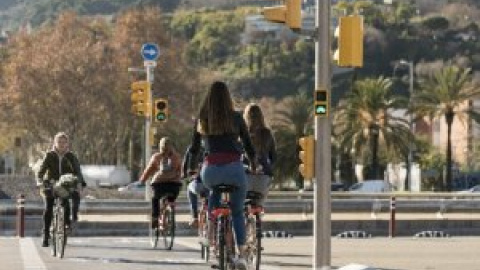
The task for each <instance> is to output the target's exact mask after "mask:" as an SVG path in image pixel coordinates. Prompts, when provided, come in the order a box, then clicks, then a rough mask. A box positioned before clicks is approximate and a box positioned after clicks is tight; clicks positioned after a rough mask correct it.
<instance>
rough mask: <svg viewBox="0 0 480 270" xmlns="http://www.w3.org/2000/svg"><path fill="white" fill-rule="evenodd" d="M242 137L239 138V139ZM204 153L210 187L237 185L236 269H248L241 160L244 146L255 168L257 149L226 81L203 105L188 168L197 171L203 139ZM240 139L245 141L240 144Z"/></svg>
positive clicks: (215, 195)
mask: <svg viewBox="0 0 480 270" xmlns="http://www.w3.org/2000/svg"><path fill="white" fill-rule="evenodd" d="M239 138H240V140H239ZM202 140H203V145H204V147H205V152H206V153H207V155H206V156H205V159H204V162H203V164H202V168H201V171H200V175H201V177H202V180H203V183H204V184H205V185H206V186H207V188H209V189H212V188H213V187H214V186H216V185H220V184H226V185H233V186H235V187H236V189H235V191H234V192H232V194H231V197H230V202H231V204H230V208H231V211H232V219H233V229H234V232H235V240H236V242H237V247H238V250H239V255H240V256H239V257H238V260H237V261H236V263H235V264H236V269H240V270H243V269H246V264H247V263H246V260H245V255H246V254H245V251H246V250H245V216H244V214H243V203H244V201H245V197H246V181H247V180H246V174H245V170H244V168H243V163H242V161H241V155H242V153H243V149H245V151H246V152H247V155H248V158H249V159H250V160H252V161H253V162H251V169H252V171H255V150H254V149H253V146H252V143H251V140H250V136H249V134H248V130H247V126H246V125H245V121H244V119H243V118H242V115H241V114H240V113H238V112H236V111H235V110H234V107H233V101H232V98H231V96H230V92H229V90H228V88H227V86H226V85H225V83H223V82H218V81H217V82H214V83H213V84H212V85H211V87H210V89H209V91H208V92H207V94H206V96H205V99H204V100H203V103H202V105H201V107H200V113H199V117H198V120H197V124H196V126H195V129H194V132H193V138H192V146H191V148H190V153H191V154H192V158H191V160H190V162H189V163H190V165H189V168H190V169H191V170H196V169H197V166H198V161H197V158H198V154H199V152H200V146H201V141H202ZM240 141H241V142H242V143H243V146H242V143H240ZM220 195H221V194H220V193H219V192H217V191H216V190H213V192H212V193H211V195H210V198H209V211H210V212H211V211H212V209H213V208H214V207H217V206H219V205H220V199H221V198H220Z"/></svg>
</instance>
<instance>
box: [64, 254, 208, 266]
mask: <svg viewBox="0 0 480 270" xmlns="http://www.w3.org/2000/svg"><path fill="white" fill-rule="evenodd" d="M67 260H70V261H76V262H97V263H125V264H145V265H197V264H198V265H204V264H205V262H204V261H203V260H193V259H192V260H189V259H168V258H166V259H163V260H139V259H135V260H133V259H125V258H101V257H89V256H78V257H70V258H68V259H67Z"/></svg>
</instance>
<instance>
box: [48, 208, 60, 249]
mask: <svg viewBox="0 0 480 270" xmlns="http://www.w3.org/2000/svg"><path fill="white" fill-rule="evenodd" d="M57 216H58V214H57V207H56V206H54V208H53V218H52V224H51V225H50V231H49V233H50V246H51V248H52V256H53V257H55V256H57V241H56V238H57V223H58V221H57Z"/></svg>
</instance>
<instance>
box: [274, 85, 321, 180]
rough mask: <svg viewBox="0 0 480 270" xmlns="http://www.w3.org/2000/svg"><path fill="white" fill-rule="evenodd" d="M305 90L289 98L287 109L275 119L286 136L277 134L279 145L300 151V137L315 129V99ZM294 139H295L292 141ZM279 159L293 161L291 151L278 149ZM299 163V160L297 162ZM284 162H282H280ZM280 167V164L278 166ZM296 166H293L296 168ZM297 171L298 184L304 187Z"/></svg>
mask: <svg viewBox="0 0 480 270" xmlns="http://www.w3.org/2000/svg"><path fill="white" fill-rule="evenodd" d="M312 98H313V97H312ZM312 98H309V97H308V95H307V94H306V93H305V92H298V94H296V95H295V96H293V97H292V98H291V99H289V100H287V102H286V104H285V109H283V110H280V111H278V112H277V113H276V115H277V116H278V118H276V119H275V122H276V123H277V126H278V130H279V132H283V133H284V134H283V135H284V136H277V135H276V136H277V137H276V138H277V145H279V146H280V145H281V146H282V147H283V148H284V149H287V148H289V149H295V150H296V153H298V148H299V146H298V144H297V142H298V139H299V138H300V137H302V136H304V135H306V134H311V132H312V131H313V122H312V119H313V105H312V104H313V101H312ZM283 137H285V138H288V140H287V141H284V142H282V141H281V138H283ZM292 139H293V141H292ZM277 152H278V159H279V160H281V159H282V158H285V161H286V162H287V163H290V162H292V155H291V151H287V150H282V151H280V150H278V151H277ZM283 155H284V157H283ZM297 163H298V162H297ZM279 164H282V163H279ZM277 167H280V166H277ZM282 167H284V168H283V169H287V168H292V167H291V166H290V165H287V164H284V165H282ZM295 167H296V166H293V168H295ZM279 172H281V174H280V175H283V176H285V175H288V173H287V172H285V171H280V170H279ZM292 173H296V175H297V177H296V184H297V187H298V188H303V180H302V179H300V176H299V174H298V172H292Z"/></svg>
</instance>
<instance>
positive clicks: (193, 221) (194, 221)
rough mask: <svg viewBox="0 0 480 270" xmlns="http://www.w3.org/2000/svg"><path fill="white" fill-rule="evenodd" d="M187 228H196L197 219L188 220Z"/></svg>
mask: <svg viewBox="0 0 480 270" xmlns="http://www.w3.org/2000/svg"><path fill="white" fill-rule="evenodd" d="M188 226H190V227H192V228H198V219H196V218H194V219H192V220H190V222H189V223H188Z"/></svg>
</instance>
